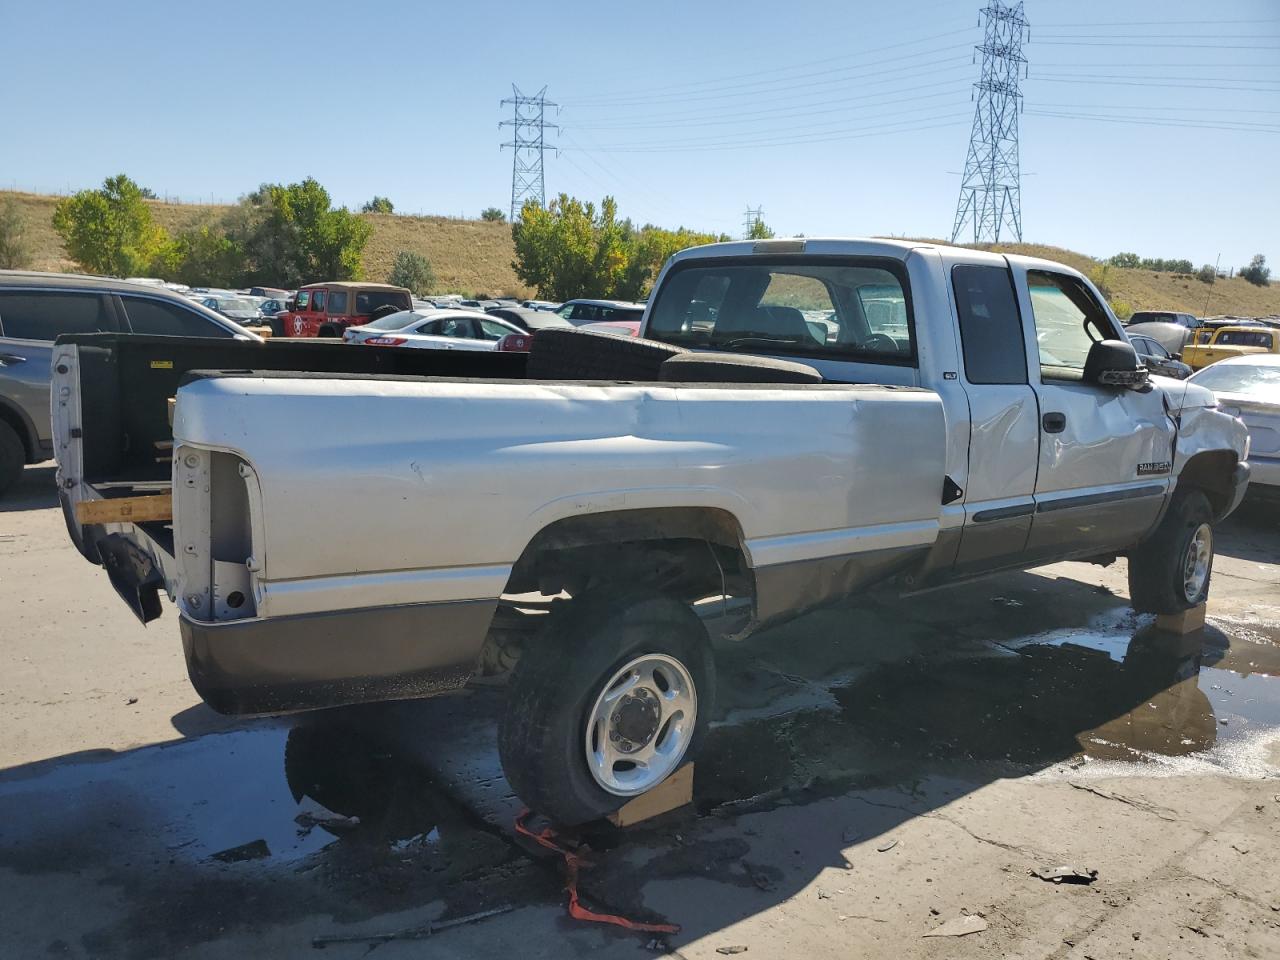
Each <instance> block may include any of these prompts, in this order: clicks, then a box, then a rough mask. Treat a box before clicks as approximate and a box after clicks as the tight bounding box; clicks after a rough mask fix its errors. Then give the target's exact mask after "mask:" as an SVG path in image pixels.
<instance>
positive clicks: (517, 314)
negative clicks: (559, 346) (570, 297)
mask: <svg viewBox="0 0 1280 960" xmlns="http://www.w3.org/2000/svg"><path fill="white" fill-rule="evenodd" d="M488 315H489V316H491V317H497V318H498V319H499V320H505V321H506V322H507V323H510V324H514V325H515V326H517V327H519V328H520V329H521V330H524V331H525V332H526V333H537V332H538V331H539V330H545V329H547V327H571V326H573V324H571V323H570V322H569V321H568V320H565V319H564V318H563V317H557V316H556V315H555V314H554V313H548V312H547V311H545V310H529V309H526V308H524V307H500V308H498V309H497V310H489V311H488Z"/></svg>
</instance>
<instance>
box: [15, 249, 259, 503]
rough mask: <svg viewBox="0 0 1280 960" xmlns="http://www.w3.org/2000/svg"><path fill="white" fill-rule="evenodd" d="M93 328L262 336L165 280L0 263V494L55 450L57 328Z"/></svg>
mask: <svg viewBox="0 0 1280 960" xmlns="http://www.w3.org/2000/svg"><path fill="white" fill-rule="evenodd" d="M96 332H104V333H151V334H160V335H164V336H174V337H222V338H229V337H237V338H239V339H242V340H258V339H260V338H259V337H256V336H254V335H253V334H251V333H249V331H247V330H245V329H244V328H243V327H240V326H238V325H237V324H235V323H233V322H232V321H231V320H228V319H227V318H226V317H223V316H221V315H220V314H217V313H214V312H213V311H212V310H209V309H207V308H205V307H203V306H201V305H200V304H198V303H195V302H193V301H191V300H188V299H187V298H186V297H182V296H179V295H178V294H176V293H173V292H172V291H170V290H168V289H166V288H165V287H161V286H155V285H152V284H144V283H126V282H125V281H123V280H110V279H106V278H104V277H82V276H76V275H74V274H66V273H26V272H20V271H15V270H0V495H3V494H4V492H5V491H6V490H7V489H8V488H9V487H10V486H12V485H13V483H14V482H15V481H16V480H17V479H18V477H19V476H20V475H21V474H22V467H23V465H24V464H27V463H37V462H39V461H41V460H47V459H49V458H50V457H52V456H53V436H52V432H51V429H50V418H49V376H50V370H49V358H50V356H51V354H52V353H53V341H54V340H55V339H57V337H58V334H60V333H96Z"/></svg>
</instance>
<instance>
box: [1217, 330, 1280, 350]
mask: <svg viewBox="0 0 1280 960" xmlns="http://www.w3.org/2000/svg"><path fill="white" fill-rule="evenodd" d="M1213 342H1214V343H1215V344H1221V345H1222V346H1224V347H1264V348H1266V349H1268V350H1270V349H1271V334H1269V333H1265V332H1263V331H1261V330H1223V331H1222V332H1221V333H1220V334H1218V339H1217V340H1215V341H1213Z"/></svg>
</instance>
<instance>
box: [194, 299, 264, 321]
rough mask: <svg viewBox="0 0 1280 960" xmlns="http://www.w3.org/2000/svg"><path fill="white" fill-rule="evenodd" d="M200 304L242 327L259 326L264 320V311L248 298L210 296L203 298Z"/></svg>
mask: <svg viewBox="0 0 1280 960" xmlns="http://www.w3.org/2000/svg"><path fill="white" fill-rule="evenodd" d="M200 303H201V304H202V305H204V306H206V307H208V308H209V309H210V310H215V311H217V312H218V313H220V314H222V315H223V316H224V317H228V318H229V319H231V320H234V321H235V322H236V323H239V324H241V325H245V324H257V323H258V322H260V321H261V320H262V310H261V309H259V307H258V305H257V304H256V303H254V302H253V301H252V300H249V299H248V298H246V297H227V296H222V295H219V294H209V295H207V296H203V297H201V298H200Z"/></svg>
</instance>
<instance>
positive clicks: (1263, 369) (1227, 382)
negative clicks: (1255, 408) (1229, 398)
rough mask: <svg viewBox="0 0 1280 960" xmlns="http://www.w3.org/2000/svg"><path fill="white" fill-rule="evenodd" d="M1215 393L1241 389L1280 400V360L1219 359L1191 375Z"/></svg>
mask: <svg viewBox="0 0 1280 960" xmlns="http://www.w3.org/2000/svg"><path fill="white" fill-rule="evenodd" d="M1191 382H1192V383H1198V384H1200V386H1202V387H1207V388H1208V389H1210V390H1212V391H1213V392H1214V393H1239V394H1243V395H1244V396H1248V397H1257V398H1258V399H1260V400H1266V401H1267V402H1269V403H1280V364H1262V363H1215V364H1213V365H1211V366H1208V367H1205V368H1204V369H1203V370H1201V371H1200V372H1199V373H1197V374H1196V375H1195V376H1193V377H1192V378H1191Z"/></svg>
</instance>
